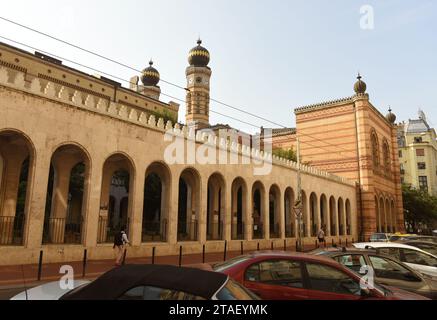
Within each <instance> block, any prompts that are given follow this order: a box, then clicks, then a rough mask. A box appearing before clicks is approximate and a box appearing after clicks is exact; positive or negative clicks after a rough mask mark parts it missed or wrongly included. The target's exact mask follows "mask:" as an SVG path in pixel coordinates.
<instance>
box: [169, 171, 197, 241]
mask: <svg viewBox="0 0 437 320" xmlns="http://www.w3.org/2000/svg"><path fill="white" fill-rule="evenodd" d="M171 176H172V177H178V176H179V175H178V174H176V173H175V172H174V171H172V172H171ZM169 189H170V190H169V195H168V199H169V206H168V208H169V209H168V218H167V223H168V224H167V228H168V231H167V241H168V243H169V244H171V245H175V244H176V243H177V242H178V207H179V179H177V178H173V179H172V180H171V185H170V188H169ZM188 195H190V193H189V192H188ZM187 202H191V198H189V197H187ZM188 217H190V218H191V212H190V211H189V210H188V209H187V218H188ZM188 227H190V225H188ZM190 234H191V235H192V233H190Z"/></svg>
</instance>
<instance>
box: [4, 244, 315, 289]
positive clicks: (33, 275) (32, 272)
mask: <svg viewBox="0 0 437 320" xmlns="http://www.w3.org/2000/svg"><path fill="white" fill-rule="evenodd" d="M312 249H314V245H312V246H306V247H305V251H309V250H312ZM128 250H129V248H128ZM287 251H295V247H287ZM249 252H253V250H252V251H245V252H244V253H249ZM239 255H241V252H240V251H229V252H227V253H226V259H230V258H233V257H236V256H239ZM223 259H224V253H223V252H214V253H206V254H205V263H217V262H221V261H223ZM181 262H182V265H184V266H187V265H193V264H200V263H202V262H203V261H202V254H201V253H198V254H185V255H183V256H182V261H181ZM125 263H126V264H151V263H152V257H144V258H129V253H127V257H126V260H125ZM154 263H155V264H170V265H179V256H178V255H175V256H156V257H155V261H154ZM63 265H70V266H71V267H73V271H74V278H75V279H94V278H97V277H98V276H100V275H101V274H103V273H105V272H107V271H109V270H111V269H112V268H114V267H115V266H114V259H111V260H90V261H87V263H86V267H85V277H83V262H82V261H74V262H63V263H50V264H43V265H42V268H41V280H40V281H38V265H37V264H32V265H24V266H21V265H15V266H0V289H2V288H3V289H5V288H16V287H22V286H24V285H26V286H27V287H31V286H36V285H39V284H41V283H43V282H47V281H56V280H59V279H60V278H61V277H62V276H63V274H61V273H59V271H60V268H61V266H63Z"/></svg>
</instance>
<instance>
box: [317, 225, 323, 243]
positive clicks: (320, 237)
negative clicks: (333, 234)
mask: <svg viewBox="0 0 437 320" xmlns="http://www.w3.org/2000/svg"><path fill="white" fill-rule="evenodd" d="M317 238H318V239H319V244H321V243H322V244H323V243H325V231H323V228H322V227H321V228H320V230H319V232H317Z"/></svg>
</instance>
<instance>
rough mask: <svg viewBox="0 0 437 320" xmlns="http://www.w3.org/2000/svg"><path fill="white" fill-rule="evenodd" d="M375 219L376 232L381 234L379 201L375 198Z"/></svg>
mask: <svg viewBox="0 0 437 320" xmlns="http://www.w3.org/2000/svg"><path fill="white" fill-rule="evenodd" d="M375 217H376V232H381V231H382V228H381V212H380V211H379V201H378V198H377V197H376V196H375Z"/></svg>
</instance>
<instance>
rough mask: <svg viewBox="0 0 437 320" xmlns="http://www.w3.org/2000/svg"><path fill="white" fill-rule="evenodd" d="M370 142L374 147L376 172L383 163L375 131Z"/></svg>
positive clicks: (372, 132) (374, 167) (371, 134)
mask: <svg viewBox="0 0 437 320" xmlns="http://www.w3.org/2000/svg"><path fill="white" fill-rule="evenodd" d="M370 141H371V147H372V157H373V158H372V159H373V169H374V170H376V169H378V168H379V166H380V164H381V161H380V156H379V140H378V135H377V133H376V130H375V129H372V131H371V133H370Z"/></svg>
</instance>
